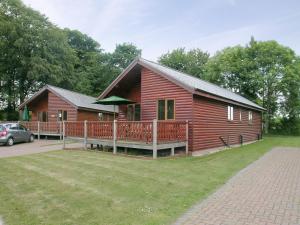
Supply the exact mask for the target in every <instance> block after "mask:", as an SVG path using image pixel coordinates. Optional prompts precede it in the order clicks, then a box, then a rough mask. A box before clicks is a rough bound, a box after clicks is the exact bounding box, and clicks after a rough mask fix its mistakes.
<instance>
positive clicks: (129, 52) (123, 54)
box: [108, 43, 142, 71]
mask: <svg viewBox="0 0 300 225" xmlns="http://www.w3.org/2000/svg"><path fill="white" fill-rule="evenodd" d="M141 53H142V50H141V49H138V48H137V47H136V46H135V45H133V44H132V43H123V44H118V45H117V46H116V49H115V51H114V52H113V53H112V54H108V57H109V58H110V64H111V65H113V66H115V67H116V68H119V69H120V71H121V70H124V69H125V68H126V67H127V66H128V65H129V64H130V63H131V62H132V61H133V60H134V59H135V58H136V57H138V56H140V55H141Z"/></svg>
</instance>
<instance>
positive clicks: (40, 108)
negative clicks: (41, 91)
mask: <svg viewBox="0 0 300 225" xmlns="http://www.w3.org/2000/svg"><path fill="white" fill-rule="evenodd" d="M28 109H29V110H30V111H31V112H32V114H31V120H32V121H37V120H38V115H37V114H38V112H48V94H45V95H43V96H41V97H40V98H39V99H38V100H37V101H34V102H32V103H31V104H29V105H28Z"/></svg>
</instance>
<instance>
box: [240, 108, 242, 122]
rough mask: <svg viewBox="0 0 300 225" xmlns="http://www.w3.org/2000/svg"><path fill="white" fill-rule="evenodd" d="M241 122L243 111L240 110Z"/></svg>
mask: <svg viewBox="0 0 300 225" xmlns="http://www.w3.org/2000/svg"><path fill="white" fill-rule="evenodd" d="M240 122H242V110H241V109H240Z"/></svg>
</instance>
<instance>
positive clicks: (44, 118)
mask: <svg viewBox="0 0 300 225" xmlns="http://www.w3.org/2000/svg"><path fill="white" fill-rule="evenodd" d="M38 121H40V122H48V112H38Z"/></svg>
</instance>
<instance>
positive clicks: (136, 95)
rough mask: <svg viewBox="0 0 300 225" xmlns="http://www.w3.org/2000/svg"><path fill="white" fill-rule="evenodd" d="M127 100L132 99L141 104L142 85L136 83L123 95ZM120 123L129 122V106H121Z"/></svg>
mask: <svg viewBox="0 0 300 225" xmlns="http://www.w3.org/2000/svg"><path fill="white" fill-rule="evenodd" d="M121 96H122V97H124V98H126V99H130V100H132V101H134V102H136V103H141V83H140V82H139V83H136V84H135V85H134V86H133V87H132V88H131V89H130V90H129V91H128V93H126V94H123V95H121ZM118 120H119V121H127V106H126V105H121V106H119V115H118Z"/></svg>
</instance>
